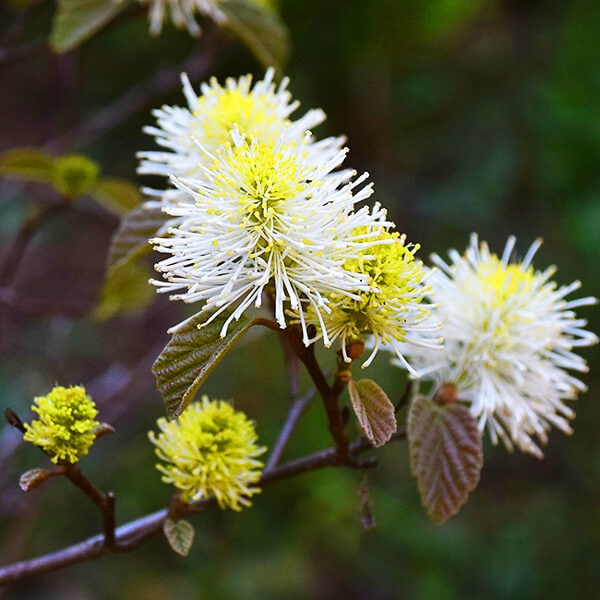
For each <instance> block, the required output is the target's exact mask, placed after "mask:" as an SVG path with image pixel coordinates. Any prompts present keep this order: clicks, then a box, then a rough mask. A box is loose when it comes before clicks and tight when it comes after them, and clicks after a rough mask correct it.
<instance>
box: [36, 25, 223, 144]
mask: <svg viewBox="0 0 600 600" xmlns="http://www.w3.org/2000/svg"><path fill="white" fill-rule="evenodd" d="M223 40H224V38H223V36H222V33H221V31H220V29H219V28H218V27H213V28H210V29H208V28H207V30H206V31H205V33H204V34H203V36H202V38H201V39H200V43H201V45H202V47H201V48H196V49H195V51H194V52H193V54H192V56H191V57H190V58H188V60H187V61H186V62H184V63H183V65H178V66H176V67H165V68H162V69H159V70H158V71H156V72H155V73H153V74H152V75H151V76H150V77H149V78H148V79H145V80H144V81H142V82H141V83H139V84H138V85H137V86H135V87H133V88H130V89H129V90H128V91H127V92H125V93H124V94H123V95H122V96H121V97H119V98H117V100H115V101H114V102H113V103H112V104H109V105H108V106H105V107H104V108H102V109H101V110H99V111H98V112H97V113H96V114H94V115H93V116H92V117H91V118H90V119H89V120H88V121H86V122H85V123H83V124H81V125H80V126H79V127H76V128H74V129H72V130H71V131H69V132H67V133H66V134H64V135H62V136H60V137H58V138H55V139H53V140H50V141H49V142H47V143H46V144H45V148H46V149H51V150H54V151H56V150H59V149H62V148H65V147H66V148H78V147H82V146H86V145H88V144H90V143H91V142H93V141H94V140H96V139H97V138H99V137H100V136H101V135H103V134H104V133H106V132H107V131H110V130H111V129H113V128H114V127H115V126H116V125H118V124H119V123H122V122H123V121H126V120H127V119H128V118H129V117H131V116H132V115H134V114H135V113H136V112H138V111H139V110H141V109H143V108H144V107H145V106H148V105H149V104H151V103H152V101H153V100H154V99H155V98H156V97H159V96H161V95H164V94H166V93H167V92H170V91H171V90H172V89H174V88H175V87H177V85H178V84H179V75H180V73H182V72H186V73H187V74H188V75H189V77H190V79H191V80H192V81H194V80H197V79H203V78H205V77H206V76H207V75H208V73H209V72H210V70H211V69H212V67H213V61H214V57H215V55H216V53H217V52H219V51H220V50H222V48H223Z"/></svg>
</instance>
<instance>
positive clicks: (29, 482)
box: [19, 467, 65, 492]
mask: <svg viewBox="0 0 600 600" xmlns="http://www.w3.org/2000/svg"><path fill="white" fill-rule="evenodd" d="M64 472H65V470H64V467H56V468H54V469H29V471H25V473H23V475H21V477H20V479H19V487H20V488H21V489H22V490H23V491H24V492H30V491H31V490H33V489H35V488H36V487H38V486H40V485H41V484H42V483H44V482H45V481H47V480H48V479H50V477H55V476H56V475H62V474H63V473H64Z"/></svg>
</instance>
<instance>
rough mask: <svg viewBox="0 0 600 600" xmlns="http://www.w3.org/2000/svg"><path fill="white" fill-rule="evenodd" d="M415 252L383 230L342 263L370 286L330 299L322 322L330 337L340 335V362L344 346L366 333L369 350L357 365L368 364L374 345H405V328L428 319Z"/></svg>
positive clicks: (407, 335) (422, 272)
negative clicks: (370, 340)
mask: <svg viewBox="0 0 600 600" xmlns="http://www.w3.org/2000/svg"><path fill="white" fill-rule="evenodd" d="M360 233H361V232H360V231H357V232H356V234H357V235H360ZM365 233H366V232H365ZM418 249H419V246H411V245H405V236H400V235H399V234H398V233H396V232H394V233H391V232H387V231H384V232H382V233H381V235H380V236H379V237H378V238H377V240H376V243H375V244H374V245H373V246H370V247H368V248H366V249H365V250H363V251H361V252H360V253H359V255H358V258H355V259H350V260H347V261H346V263H345V265H344V268H345V269H346V270H348V271H350V272H354V273H358V274H362V275H365V276H367V277H368V280H369V283H370V290H369V291H357V292H356V294H355V295H354V297H348V296H345V297H342V296H340V297H337V298H332V305H333V306H334V309H333V310H332V312H331V313H330V314H329V315H328V316H327V317H326V319H325V324H326V327H327V330H328V332H329V333H330V336H331V339H334V338H335V337H337V336H340V337H341V340H342V353H343V355H344V358H345V359H346V360H349V358H348V357H347V356H346V347H347V346H348V345H349V344H351V343H352V342H354V341H357V340H361V339H363V338H364V337H365V336H370V335H372V336H374V351H373V353H372V354H371V356H370V357H369V359H368V360H367V361H366V362H365V363H364V365H363V366H368V365H369V364H370V362H371V360H372V359H373V357H374V356H375V354H376V352H377V350H378V348H379V346H380V344H391V345H392V346H394V345H395V344H396V343H402V342H407V341H411V340H410V332H411V330H413V329H414V328H415V327H416V326H418V325H419V324H420V323H421V322H423V321H425V320H426V319H428V318H429V317H430V316H431V313H430V310H429V308H428V306H426V305H424V304H422V300H423V297H424V296H425V294H426V292H427V288H426V287H425V286H424V285H423V279H424V276H425V270H424V269H423V266H422V263H421V262H420V261H416V260H415V252H416V251H417V250H418ZM435 343H436V344H439V340H436V341H435Z"/></svg>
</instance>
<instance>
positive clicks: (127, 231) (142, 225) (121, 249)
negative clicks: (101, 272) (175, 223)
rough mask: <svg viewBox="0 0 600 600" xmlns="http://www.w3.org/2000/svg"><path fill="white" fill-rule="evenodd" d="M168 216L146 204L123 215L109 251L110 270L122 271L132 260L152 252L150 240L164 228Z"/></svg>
mask: <svg viewBox="0 0 600 600" xmlns="http://www.w3.org/2000/svg"><path fill="white" fill-rule="evenodd" d="M168 218H169V216H168V215H166V214H165V213H163V212H162V211H161V210H160V208H158V207H149V206H147V205H145V204H142V206H140V207H138V208H135V209H133V210H132V211H129V212H128V213H125V214H124V215H123V218H122V219H121V224H120V225H119V228H118V229H117V231H116V232H115V235H114V236H113V239H112V241H111V244H110V248H109V251H108V261H107V262H108V270H109V275H110V271H112V270H113V269H120V268H121V267H123V266H124V265H126V264H127V263H129V262H131V261H132V260H134V259H136V258H139V257H140V256H142V255H143V254H146V253H147V252H150V250H151V246H150V244H149V243H148V240H149V239H150V238H152V237H154V236H155V235H156V234H157V233H158V232H159V231H160V229H161V228H162V227H164V225H165V223H166V222H167V219H168Z"/></svg>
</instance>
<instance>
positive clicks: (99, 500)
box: [63, 463, 115, 548]
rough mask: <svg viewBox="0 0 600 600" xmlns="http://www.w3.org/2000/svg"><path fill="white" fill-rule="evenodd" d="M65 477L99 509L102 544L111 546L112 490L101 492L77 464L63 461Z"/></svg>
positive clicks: (113, 537) (113, 539)
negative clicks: (102, 526) (102, 536)
mask: <svg viewBox="0 0 600 600" xmlns="http://www.w3.org/2000/svg"><path fill="white" fill-rule="evenodd" d="M63 466H64V467H65V477H67V478H68V480H69V481H70V482H71V483H72V484H73V485H74V486H75V487H78V488H79V489H80V490H81V491H82V492H83V493H84V494H85V495H86V496H87V497H88V498H89V499H90V500H91V501H92V502H93V503H94V504H95V505H96V506H97V507H98V509H99V510H100V513H101V514H102V522H103V525H104V545H105V546H106V547H107V548H111V547H112V546H114V543H115V496H114V494H113V493H112V492H108V493H106V494H104V493H103V492H101V491H100V490H99V489H98V488H97V487H96V486H95V485H94V484H93V483H92V482H91V481H90V480H89V479H88V478H87V477H86V476H85V475H84V474H83V473H82V472H81V470H80V469H79V467H78V466H77V465H74V464H71V463H63Z"/></svg>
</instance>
